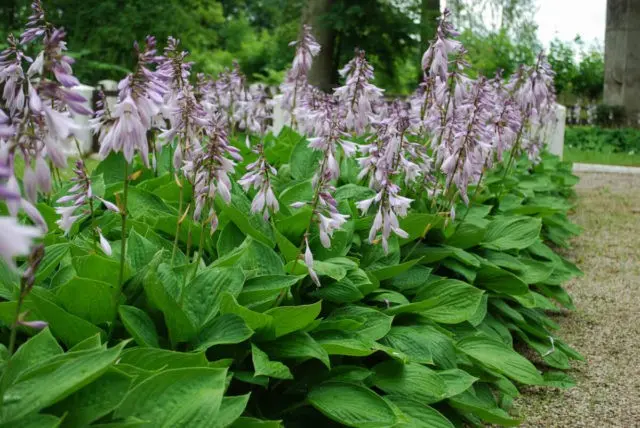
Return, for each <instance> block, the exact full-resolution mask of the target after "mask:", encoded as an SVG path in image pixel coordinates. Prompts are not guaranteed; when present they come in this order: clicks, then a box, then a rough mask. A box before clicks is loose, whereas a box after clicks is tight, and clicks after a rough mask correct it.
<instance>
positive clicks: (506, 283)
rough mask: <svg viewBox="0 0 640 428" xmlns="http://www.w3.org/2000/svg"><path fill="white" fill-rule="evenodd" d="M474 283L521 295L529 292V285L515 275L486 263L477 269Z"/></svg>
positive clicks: (504, 292) (499, 291)
mask: <svg viewBox="0 0 640 428" xmlns="http://www.w3.org/2000/svg"><path fill="white" fill-rule="evenodd" d="M474 284H476V285H478V286H481V287H483V288H488V289H489V290H493V291H497V292H498V293H503V294H510V295H522V294H526V293H528V292H529V286H528V285H527V284H526V283H525V282H524V281H522V280H521V279H520V278H518V277H517V276H516V275H514V274H512V273H511V272H509V271H506V270H504V269H500V268H499V267H497V266H494V265H492V264H488V263H485V264H483V265H482V267H481V268H480V269H479V270H478V273H477V276H476V280H475V282H474Z"/></svg>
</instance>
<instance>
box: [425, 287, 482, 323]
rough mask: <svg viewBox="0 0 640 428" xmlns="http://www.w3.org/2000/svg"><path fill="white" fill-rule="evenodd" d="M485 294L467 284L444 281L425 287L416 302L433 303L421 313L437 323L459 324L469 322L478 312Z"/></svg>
mask: <svg viewBox="0 0 640 428" xmlns="http://www.w3.org/2000/svg"><path fill="white" fill-rule="evenodd" d="M483 294H484V292H483V291H482V290H480V289H478V288H475V287H473V286H471V285H469V284H467V283H465V282H462V281H458V280H455V279H443V280H440V281H436V282H433V283H431V284H428V285H426V286H425V287H423V288H422V289H421V290H420V292H419V293H418V295H417V296H416V300H418V301H431V302H433V304H432V305H431V307H427V308H424V309H423V310H422V311H420V313H421V314H422V315H424V316H426V317H428V318H430V319H432V320H434V321H436V322H439V323H444V324H457V323H461V322H464V321H467V320H469V319H470V318H471V317H472V316H473V315H474V314H475V313H476V311H477V310H478V306H479V305H480V303H481V301H482V295H483Z"/></svg>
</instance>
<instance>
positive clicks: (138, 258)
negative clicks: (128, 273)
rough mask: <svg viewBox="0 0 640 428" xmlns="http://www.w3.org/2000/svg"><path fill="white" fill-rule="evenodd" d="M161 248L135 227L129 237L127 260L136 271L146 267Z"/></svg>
mask: <svg viewBox="0 0 640 428" xmlns="http://www.w3.org/2000/svg"><path fill="white" fill-rule="evenodd" d="M159 249H160V248H159V247H158V246H157V245H155V244H154V243H153V242H151V241H149V240H148V239H147V238H145V237H143V236H142V235H140V234H139V233H138V232H136V231H135V229H132V230H131V231H130V232H129V237H128V238H127V260H128V261H129V265H130V266H131V268H132V269H133V271H134V272H138V271H140V270H142V269H144V268H145V267H146V266H147V265H148V264H149V263H150V262H151V260H152V259H153V256H154V255H155V254H156V253H157V252H158V250H159Z"/></svg>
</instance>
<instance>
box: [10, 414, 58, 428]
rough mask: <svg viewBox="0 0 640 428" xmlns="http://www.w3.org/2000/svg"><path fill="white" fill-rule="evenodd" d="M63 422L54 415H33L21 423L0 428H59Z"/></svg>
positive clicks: (11, 423) (17, 422)
mask: <svg viewBox="0 0 640 428" xmlns="http://www.w3.org/2000/svg"><path fill="white" fill-rule="evenodd" d="M61 422H62V420H61V419H60V418H56V417H55V416H52V415H43V414H39V413H36V414H32V415H29V416H26V417H24V418H22V419H20V420H19V421H12V422H9V423H6V424H0V428H58V427H59V426H60V423H61Z"/></svg>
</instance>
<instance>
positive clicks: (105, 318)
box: [56, 277, 116, 324]
mask: <svg viewBox="0 0 640 428" xmlns="http://www.w3.org/2000/svg"><path fill="white" fill-rule="evenodd" d="M115 293H116V289H115V287H114V286H112V285H111V284H108V283H106V282H101V281H96V280H93V279H89V278H79V277H74V278H73V279H71V281H69V282H67V283H66V284H64V285H62V286H60V287H59V288H58V289H57V290H56V294H57V296H58V301H59V302H60V304H61V305H62V306H63V307H64V308H65V309H66V310H67V311H69V312H70V313H72V314H74V315H77V316H79V317H80V318H83V319H86V320H87V321H90V322H92V323H93V324H103V323H108V322H111V321H113V318H114V317H115V311H116V301H115V299H114V294H115Z"/></svg>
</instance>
